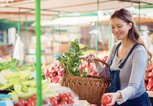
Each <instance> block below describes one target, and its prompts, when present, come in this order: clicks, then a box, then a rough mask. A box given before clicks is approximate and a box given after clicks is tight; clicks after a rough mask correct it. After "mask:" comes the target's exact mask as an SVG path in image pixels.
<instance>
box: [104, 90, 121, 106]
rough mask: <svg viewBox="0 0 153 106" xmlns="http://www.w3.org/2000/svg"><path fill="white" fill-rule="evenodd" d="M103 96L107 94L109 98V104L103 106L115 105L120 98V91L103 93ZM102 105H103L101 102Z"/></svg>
mask: <svg viewBox="0 0 153 106" xmlns="http://www.w3.org/2000/svg"><path fill="white" fill-rule="evenodd" d="M103 96H109V97H110V98H111V101H110V102H109V104H106V105H105V106H113V105H115V102H116V101H117V100H118V99H121V93H119V92H115V93H105V94H104V95H103ZM102 106H103V103H102Z"/></svg>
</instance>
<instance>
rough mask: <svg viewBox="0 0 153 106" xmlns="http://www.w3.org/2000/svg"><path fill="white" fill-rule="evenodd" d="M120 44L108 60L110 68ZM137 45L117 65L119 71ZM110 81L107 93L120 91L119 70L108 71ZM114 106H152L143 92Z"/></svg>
mask: <svg viewBox="0 0 153 106" xmlns="http://www.w3.org/2000/svg"><path fill="white" fill-rule="evenodd" d="M120 45H121V43H119V44H118V45H117V47H116V49H115V51H114V53H113V55H112V57H111V59H110V63H109V64H110V66H111V64H112V62H113V59H114V57H115V54H116V53H117V51H118V48H119V47H120ZM137 45H138V44H134V45H133V47H132V48H131V50H130V52H129V53H128V55H127V57H126V58H125V59H124V61H123V62H122V63H121V64H120V65H119V69H122V68H123V67H124V65H125V63H126V61H127V59H128V57H129V56H130V54H131V53H132V51H133V50H134V48H135V47H136V46H137ZM109 72H110V79H111V85H110V87H109V89H108V92H116V91H118V90H120V77H119V75H120V70H110V69H109ZM114 106H152V105H151V102H150V99H149V97H148V94H147V93H146V92H145V93H144V94H142V95H141V96H140V97H138V98H135V99H132V100H127V101H126V102H125V103H123V104H121V105H118V104H117V103H116V104H115V105H114Z"/></svg>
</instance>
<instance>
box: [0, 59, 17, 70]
mask: <svg viewBox="0 0 153 106" xmlns="http://www.w3.org/2000/svg"><path fill="white" fill-rule="evenodd" d="M17 63H18V60H17V59H15V58H13V59H11V61H4V62H1V63H0V71H2V70H6V69H14V68H15V67H16V65H17Z"/></svg>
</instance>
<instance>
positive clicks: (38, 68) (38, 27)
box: [35, 0, 42, 106]
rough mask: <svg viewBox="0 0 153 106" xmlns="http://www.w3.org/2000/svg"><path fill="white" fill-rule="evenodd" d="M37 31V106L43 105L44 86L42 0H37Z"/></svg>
mask: <svg viewBox="0 0 153 106" xmlns="http://www.w3.org/2000/svg"><path fill="white" fill-rule="evenodd" d="M35 7H36V10H35V14H36V17H35V18H36V19H35V23H36V26H35V32H36V84H37V91H36V97H37V102H36V104H37V106H42V86H41V79H42V75H41V74H42V72H41V41H40V36H41V25H40V11H41V9H40V0H35Z"/></svg>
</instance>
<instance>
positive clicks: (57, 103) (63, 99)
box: [49, 93, 74, 106]
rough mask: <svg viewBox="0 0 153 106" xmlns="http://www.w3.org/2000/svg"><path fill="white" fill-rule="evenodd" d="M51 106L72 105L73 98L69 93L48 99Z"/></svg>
mask: <svg viewBox="0 0 153 106" xmlns="http://www.w3.org/2000/svg"><path fill="white" fill-rule="evenodd" d="M49 100H50V103H51V106H67V105H69V104H74V100H73V97H72V95H71V94H70V93H60V94H59V95H58V96H55V97H51V98H49Z"/></svg>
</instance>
